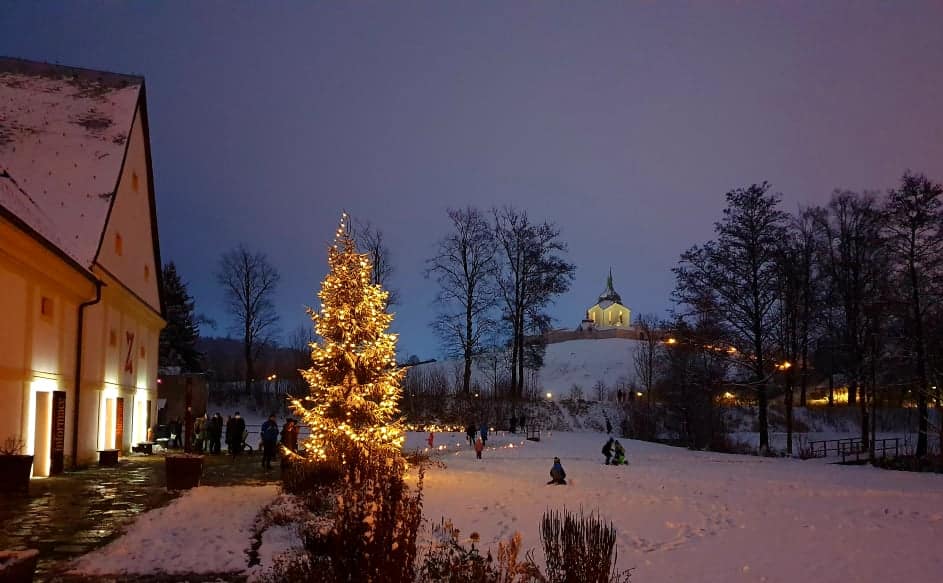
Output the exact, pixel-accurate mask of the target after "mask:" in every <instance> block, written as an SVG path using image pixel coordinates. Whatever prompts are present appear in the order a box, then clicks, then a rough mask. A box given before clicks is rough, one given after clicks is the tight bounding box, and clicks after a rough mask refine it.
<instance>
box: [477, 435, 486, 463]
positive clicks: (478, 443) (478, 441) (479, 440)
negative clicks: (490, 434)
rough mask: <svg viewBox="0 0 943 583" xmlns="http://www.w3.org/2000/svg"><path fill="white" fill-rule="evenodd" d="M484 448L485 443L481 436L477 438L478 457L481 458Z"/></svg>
mask: <svg viewBox="0 0 943 583" xmlns="http://www.w3.org/2000/svg"><path fill="white" fill-rule="evenodd" d="M484 448H485V444H484V442H483V441H481V436H478V437H477V438H475V455H476V456H477V457H478V459H481V450H483V449H484Z"/></svg>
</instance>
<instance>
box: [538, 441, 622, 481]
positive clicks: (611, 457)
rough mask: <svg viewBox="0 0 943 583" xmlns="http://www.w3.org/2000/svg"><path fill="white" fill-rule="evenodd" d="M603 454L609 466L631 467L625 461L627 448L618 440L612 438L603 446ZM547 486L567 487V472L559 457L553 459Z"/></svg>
mask: <svg viewBox="0 0 943 583" xmlns="http://www.w3.org/2000/svg"><path fill="white" fill-rule="evenodd" d="M602 454H603V456H605V458H606V465H607V466H622V465H626V466H627V465H629V462H628V461H627V460H626V459H625V447H623V446H622V444H621V443H619V440H617V439H613V438H611V437H610V438H609V441H607V442H606V444H605V445H603V446H602ZM547 484H548V485H549V484H557V485H561V486H562V485H566V471H565V470H564V469H563V464H562V463H561V462H560V458H558V457H555V458H553V466H551V467H550V481H549V482H547Z"/></svg>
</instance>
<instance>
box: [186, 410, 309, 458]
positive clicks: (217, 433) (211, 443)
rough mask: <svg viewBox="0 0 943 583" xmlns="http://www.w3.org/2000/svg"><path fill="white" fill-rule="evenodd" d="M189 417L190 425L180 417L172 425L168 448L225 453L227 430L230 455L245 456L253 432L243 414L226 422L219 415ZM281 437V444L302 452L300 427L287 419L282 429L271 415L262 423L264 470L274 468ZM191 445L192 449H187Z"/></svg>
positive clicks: (260, 434) (237, 412)
mask: <svg viewBox="0 0 943 583" xmlns="http://www.w3.org/2000/svg"><path fill="white" fill-rule="evenodd" d="M191 419H192V417H191V416H190V415H189V411H188V415H187V422H186V423H184V422H183V421H181V420H180V418H179V417H178V418H176V419H174V420H172V421H171V422H170V423H169V424H168V428H169V430H170V440H169V442H168V447H171V448H179V447H184V448H187V449H188V450H192V451H196V452H199V453H203V452H207V453H210V454H219V453H222V440H223V429H224V428H225V435H226V447H227V449H228V451H229V455H231V456H233V457H235V456H237V455H239V454H241V453H242V452H243V451H244V450H245V449H246V448H247V447H249V449H251V446H248V444H247V441H248V439H249V431H248V430H247V429H246V421H245V419H243V418H242V416H241V415H240V414H239V411H236V413H235V414H234V415H232V416H229V417H227V418H226V421H225V423H224V422H223V416H222V414H220V413H215V414H214V415H213V416H212V417H208V416H207V415H201V416H199V417H197V418H196V419H192V421H191ZM279 436H280V437H281V443H282V445H284V446H285V447H286V448H288V449H289V450H291V451H297V450H298V424H297V422H295V420H294V419H290V418H289V419H286V420H285V425H284V426H283V427H281V428H279V426H278V423H277V422H276V420H275V414H274V413H273V414H272V415H269V418H268V420H267V421H266V422H265V423H263V424H262V428H261V430H260V431H259V437H260V438H261V448H260V449H261V450H262V467H263V468H265V469H271V467H272V462H273V461H274V460H275V456H276V453H277V450H278V442H279ZM187 444H189V447H187Z"/></svg>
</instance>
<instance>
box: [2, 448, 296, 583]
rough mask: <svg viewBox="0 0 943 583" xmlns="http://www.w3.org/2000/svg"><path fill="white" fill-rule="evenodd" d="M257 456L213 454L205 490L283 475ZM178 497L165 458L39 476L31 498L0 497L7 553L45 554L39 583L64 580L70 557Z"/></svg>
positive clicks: (98, 544)
mask: <svg viewBox="0 0 943 583" xmlns="http://www.w3.org/2000/svg"><path fill="white" fill-rule="evenodd" d="M260 459H261V458H260V457H259V456H258V455H243V456H240V457H238V458H237V459H236V460H235V461H233V460H232V458H230V457H229V456H207V457H206V461H205V465H204V472H203V481H202V484H203V485H207V486H223V485H232V484H255V483H258V484H263V483H267V482H271V481H275V480H277V479H278V478H279V475H280V473H279V471H278V469H273V470H271V471H268V472H266V471H264V470H262V468H261V467H259V466H260ZM176 495H177V493H175V492H168V491H167V489H166V488H165V478H164V458H163V456H161V455H154V456H140V457H138V456H135V457H127V458H122V459H121V462H120V465H119V466H118V467H117V468H99V467H91V468H89V469H85V470H80V471H76V472H66V473H65V474H64V475H61V476H56V477H52V478H40V479H34V480H32V482H31V483H30V492H29V495H28V496H26V495H4V496H2V497H0V524H3V525H4V527H3V528H2V529H0V549H8V550H15V549H27V548H33V549H39V552H40V555H39V564H38V565H37V568H36V581H54V580H57V579H58V577H56V573H57V572H59V571H61V570H62V569H63V568H64V567H65V566H66V565H67V563H68V561H69V560H71V559H73V558H74V557H77V556H79V555H82V554H85V553H87V552H89V551H91V550H94V549H96V548H98V547H101V546H103V545H105V544H107V543H108V542H110V541H111V540H112V539H114V538H116V537H117V536H118V535H119V534H120V533H121V530H122V528H123V527H124V525H126V524H127V523H128V522H130V521H131V520H132V519H133V518H134V517H135V516H137V515H138V514H140V513H142V512H146V511H147V510H150V509H152V508H156V507H159V506H163V505H164V504H167V503H168V502H169V501H170V500H172V499H173V498H174V497H175V496H176Z"/></svg>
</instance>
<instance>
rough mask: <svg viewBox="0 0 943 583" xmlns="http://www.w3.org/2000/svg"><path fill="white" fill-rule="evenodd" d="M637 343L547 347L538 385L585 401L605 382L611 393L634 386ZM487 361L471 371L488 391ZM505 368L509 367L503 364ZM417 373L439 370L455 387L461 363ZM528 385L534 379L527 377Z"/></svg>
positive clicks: (583, 342) (433, 364)
mask: <svg viewBox="0 0 943 583" xmlns="http://www.w3.org/2000/svg"><path fill="white" fill-rule="evenodd" d="M639 344H640V343H639V341H638V340H630V339H626V338H607V339H600V340H570V341H567V342H557V343H554V344H548V345H547V352H546V355H545V357H544V366H543V368H541V369H540V371H538V373H537V375H536V378H535V379H534V380H535V382H536V386H537V388H538V389H539V391H540V392H541V393H544V392H550V393H552V394H553V395H554V396H559V397H560V398H567V397H569V396H570V393H571V392H572V391H573V388H574V387H578V388H579V389H581V390H582V392H583V396H584V398H587V399H596V395H595V390H594V389H593V387H594V386H595V385H596V383H597V382H599V381H602V382H603V383H604V384H605V385H606V388H607V390H608V391H609V392H614V391H615V390H616V389H617V388H619V387H620V386H635V385H637V382H636V376H637V375H636V373H635V353H636V352H637V350H638V348H639ZM486 361H487V359H482V360H480V361H479V362H476V364H475V366H474V368H473V370H472V384H473V385H477V386H478V388H479V389H480V390H483V391H487V390H489V389H490V388H491V387H492V385H493V384H494V381H493V377H494V375H493V371H492V369H491V367H490V366H489V364H488V363H487V362H486ZM504 366H506V365H504ZM415 368H416V369H417V372H418V371H422V372H426V373H428V372H431V371H437V372H438V373H441V374H442V375H444V377H445V378H447V379H449V381H450V382H452V383H453V384H454V383H455V379H456V378H460V377H461V369H462V360H461V359H453V360H445V361H439V362H431V363H427V364H422V365H419V366H417V367H415ZM527 380H528V384H529V383H530V381H531V377H529V376H528V379H527Z"/></svg>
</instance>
